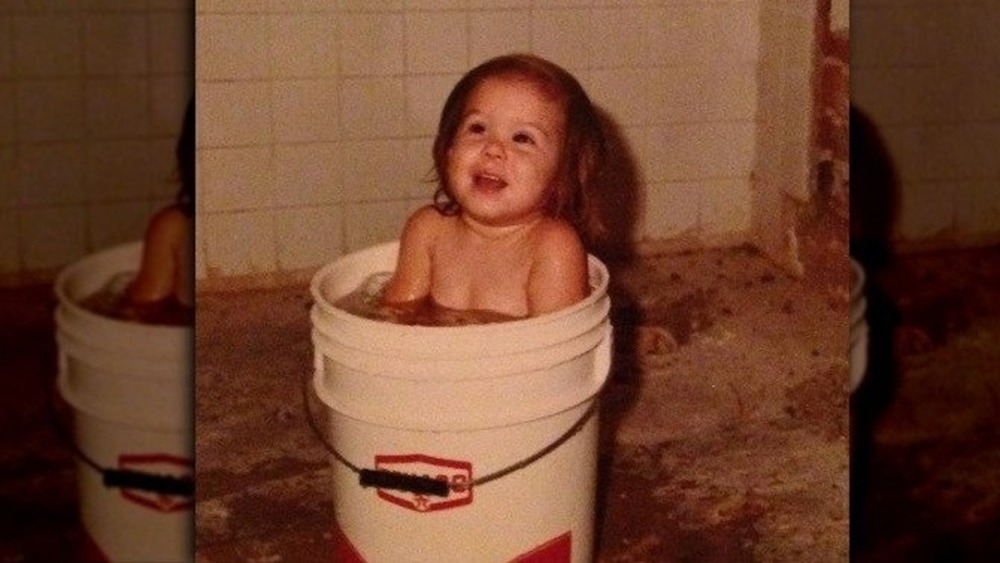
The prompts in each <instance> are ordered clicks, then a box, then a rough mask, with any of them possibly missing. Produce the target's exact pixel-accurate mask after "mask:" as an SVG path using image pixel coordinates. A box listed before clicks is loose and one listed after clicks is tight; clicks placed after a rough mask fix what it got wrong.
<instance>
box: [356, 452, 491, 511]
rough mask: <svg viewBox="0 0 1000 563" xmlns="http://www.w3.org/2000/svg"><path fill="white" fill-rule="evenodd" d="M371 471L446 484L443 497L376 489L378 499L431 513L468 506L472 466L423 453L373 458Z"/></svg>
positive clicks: (470, 496)
mask: <svg viewBox="0 0 1000 563" xmlns="http://www.w3.org/2000/svg"><path fill="white" fill-rule="evenodd" d="M375 469H377V470H381V471H394V472H396V473H406V474H410V475H420V476H423V477H430V478H431V479H437V480H439V481H445V482H447V483H448V484H449V485H450V490H449V491H448V496H447V497H438V496H433V495H422V494H417V493H407V492H403V491H396V490H388V489H378V496H379V498H380V499H382V500H385V501H388V502H391V503H393V504H396V505H399V506H402V507H403V508H408V509H410V510H415V511H417V512H433V511H436V510H447V509H449V508H457V507H459V506H465V505H467V504H471V503H472V487H469V486H468V484H469V483H470V482H471V481H472V463H471V462H468V461H455V460H451V459H443V458H439V457H432V456H429V455H423V454H407V455H376V456H375Z"/></svg>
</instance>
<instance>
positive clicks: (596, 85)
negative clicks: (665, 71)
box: [586, 68, 652, 126]
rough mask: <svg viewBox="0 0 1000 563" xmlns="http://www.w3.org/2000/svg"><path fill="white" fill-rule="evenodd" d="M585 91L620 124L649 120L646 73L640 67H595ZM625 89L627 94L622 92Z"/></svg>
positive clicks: (641, 122)
mask: <svg viewBox="0 0 1000 563" xmlns="http://www.w3.org/2000/svg"><path fill="white" fill-rule="evenodd" d="M589 76H590V80H589V81H588V84H587V86H586V88H587V93H588V95H589V96H590V97H591V100H592V101H594V103H597V104H599V105H600V106H601V107H602V108H604V110H606V111H607V112H608V113H609V114H610V115H611V117H613V118H614V120H615V122H616V123H618V124H619V125H625V126H628V125H640V124H645V123H649V119H650V113H649V106H650V104H649V101H651V99H652V98H651V96H649V94H647V92H648V90H649V88H648V87H647V83H648V79H649V73H648V72H647V71H645V70H642V69H633V68H618V69H598V70H595V71H593V72H591V73H589ZM624 92H628V95H622V94H623V93H624Z"/></svg>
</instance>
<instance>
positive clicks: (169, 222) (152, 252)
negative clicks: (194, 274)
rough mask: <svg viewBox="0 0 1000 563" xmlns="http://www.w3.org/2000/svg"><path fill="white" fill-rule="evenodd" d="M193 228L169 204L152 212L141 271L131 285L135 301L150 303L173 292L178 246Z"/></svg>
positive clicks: (147, 228) (130, 289) (131, 295)
mask: <svg viewBox="0 0 1000 563" xmlns="http://www.w3.org/2000/svg"><path fill="white" fill-rule="evenodd" d="M188 228H190V226H189V224H188V221H187V220H186V218H185V217H184V216H183V214H182V213H181V211H179V210H178V209H176V208H173V207H170V208H167V209H163V210H161V211H160V212H158V213H157V214H156V215H154V216H153V218H152V219H150V221H149V225H148V226H147V227H146V235H145V238H144V240H143V245H142V263H141V265H140V268H139V274H138V275H137V276H136V278H135V280H133V282H132V285H131V286H129V289H128V299H129V301H131V302H133V303H150V302H153V301H159V300H161V299H165V298H167V297H170V296H171V295H173V294H174V292H175V291H176V289H177V288H175V287H174V285H175V282H176V280H177V268H180V267H181V265H180V264H178V257H179V253H178V247H179V245H180V244H183V241H184V240H186V237H185V233H184V229H188Z"/></svg>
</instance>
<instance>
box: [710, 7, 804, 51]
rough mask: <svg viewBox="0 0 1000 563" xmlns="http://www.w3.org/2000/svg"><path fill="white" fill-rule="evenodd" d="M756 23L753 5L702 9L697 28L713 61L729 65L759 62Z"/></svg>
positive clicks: (757, 20)
mask: <svg viewBox="0 0 1000 563" xmlns="http://www.w3.org/2000/svg"><path fill="white" fill-rule="evenodd" d="M759 19H760V18H759V13H758V10H757V5H756V3H754V2H737V3H728V4H711V5H708V6H704V7H703V8H702V14H701V17H700V21H699V24H698V25H699V26H700V33H701V36H702V37H703V38H704V41H705V43H706V47H707V52H708V53H710V54H711V55H710V56H711V57H713V58H714V59H715V60H723V61H728V62H730V63H749V62H754V61H756V60H758V53H759V50H760V28H759V23H758V22H759ZM810 47H811V44H810Z"/></svg>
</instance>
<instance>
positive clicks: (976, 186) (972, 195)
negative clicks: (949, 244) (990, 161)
mask: <svg viewBox="0 0 1000 563" xmlns="http://www.w3.org/2000/svg"><path fill="white" fill-rule="evenodd" d="M956 188H957V192H958V194H959V195H958V196H957V197H956V198H955V226H956V228H957V230H958V234H959V235H960V236H961V237H963V238H965V239H967V240H968V239H973V240H974V239H976V238H981V237H982V236H983V235H990V236H994V237H995V236H996V235H997V233H1000V196H998V195H997V177H996V176H994V177H993V178H989V179H966V180H961V181H959V182H958V184H957V185H956Z"/></svg>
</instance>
